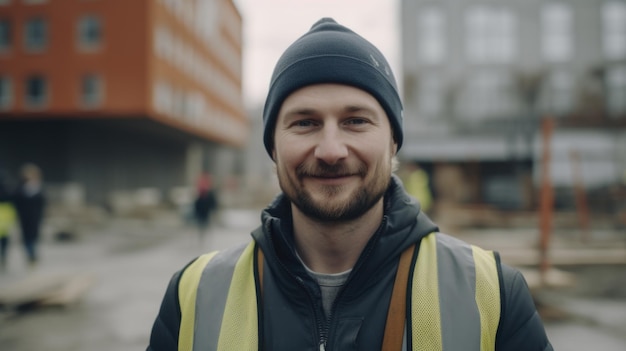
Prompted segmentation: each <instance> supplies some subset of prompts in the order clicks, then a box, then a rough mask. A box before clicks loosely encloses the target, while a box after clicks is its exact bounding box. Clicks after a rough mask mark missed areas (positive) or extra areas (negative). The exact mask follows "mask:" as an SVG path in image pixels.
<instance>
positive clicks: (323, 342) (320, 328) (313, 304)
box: [268, 228, 328, 351]
mask: <svg viewBox="0 0 626 351" xmlns="http://www.w3.org/2000/svg"><path fill="white" fill-rule="evenodd" d="M268 229H269V230H271V228H268ZM269 239H270V242H271V243H272V247H273V248H275V247H276V246H275V245H274V238H273V237H272V235H269ZM272 255H273V256H274V259H275V260H276V262H278V264H279V265H280V266H281V267H282V269H283V270H285V272H287V274H288V275H289V276H290V277H291V278H292V279H294V280H295V281H296V282H297V283H298V285H300V287H301V288H302V290H304V291H305V292H306V295H307V296H308V298H309V301H310V302H311V309H312V310H313V315H314V316H315V324H316V326H317V336H318V340H320V350H321V351H324V350H325V347H326V337H325V335H324V334H325V329H328V328H327V327H326V328H325V327H324V325H323V324H322V321H321V318H320V316H319V312H318V310H319V306H318V305H317V303H316V302H315V297H314V296H313V295H312V294H311V292H310V291H309V289H308V288H307V287H306V285H305V284H304V281H303V280H302V278H300V277H298V276H297V275H295V274H293V273H291V271H289V269H287V266H285V264H284V263H283V262H282V261H281V260H279V259H278V257H276V252H275V249H274V250H272Z"/></svg>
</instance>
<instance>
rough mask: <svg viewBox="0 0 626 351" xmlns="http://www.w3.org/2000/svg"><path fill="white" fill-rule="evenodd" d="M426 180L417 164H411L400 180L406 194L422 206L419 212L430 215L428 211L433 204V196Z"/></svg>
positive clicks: (425, 175) (426, 177)
mask: <svg viewBox="0 0 626 351" xmlns="http://www.w3.org/2000/svg"><path fill="white" fill-rule="evenodd" d="M428 178H429V177H428V173H426V171H424V170H423V169H422V168H421V167H420V166H419V165H418V164H416V163H411V164H409V166H408V169H407V173H406V175H405V177H404V179H402V180H403V184H404V188H405V190H406V192H407V193H408V194H409V195H411V196H413V197H414V198H416V199H417V200H418V202H419V203H420V205H421V206H422V208H421V210H422V211H424V212H426V213H428V214H431V213H430V209H431V206H432V203H433V196H432V193H431V191H430V181H429V179H428Z"/></svg>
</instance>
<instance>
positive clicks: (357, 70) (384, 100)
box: [263, 18, 403, 157]
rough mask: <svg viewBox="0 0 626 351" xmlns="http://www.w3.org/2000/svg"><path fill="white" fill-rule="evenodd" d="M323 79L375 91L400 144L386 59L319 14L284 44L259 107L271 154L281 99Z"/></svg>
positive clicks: (398, 108) (396, 101)
mask: <svg viewBox="0 0 626 351" xmlns="http://www.w3.org/2000/svg"><path fill="white" fill-rule="evenodd" d="M322 83H337V84H345V85H350V86H354V87H356V88H359V89H362V90H365V91H367V92H368V93H369V94H371V95H372V96H374V97H375V98H376V100H378V102H379V103H380V105H381V106H382V108H383V109H384V110H385V112H386V113H387V116H388V117H389V121H390V122H391V123H390V124H391V128H392V129H393V136H394V139H395V141H396V143H397V144H398V150H399V149H400V146H401V145H402V138H403V135H402V102H401V101H400V96H399V94H398V88H397V87H396V80H395V78H394V76H393V73H392V72H391V68H390V67H389V64H388V63H387V60H386V59H385V57H384V56H383V54H382V53H381V52H380V51H379V50H378V49H377V48H376V47H375V46H374V45H372V44H371V43H370V42H369V41H367V40H365V39H364V38H363V37H361V36H360V35H358V34H356V33H355V32H353V31H352V30H350V29H348V28H346V27H344V26H342V25H340V24H338V23H337V22H335V21H334V20H333V19H331V18H322V19H321V20H319V21H317V22H316V23H315V24H314V25H313V26H312V27H311V29H310V30H309V31H308V32H307V33H306V34H304V35H303V36H301V37H300V38H299V39H298V40H296V41H295V42H294V43H293V44H291V46H289V47H288V48H287V50H286V51H285V52H284V53H283V55H282V56H281V57H280V59H279V60H278V63H277V64H276V67H275V68H274V73H273V74H272V80H271V82H270V89H269V93H268V94H267V99H266V100H265V108H264V110H263V124H264V130H263V143H264V144H265V149H266V150H267V152H268V154H269V155H270V157H271V156H272V150H273V148H274V128H275V127H276V119H277V118H278V112H279V111H280V107H281V105H282V104H283V101H284V100H285V99H286V98H287V97H288V96H289V95H290V94H291V93H293V92H294V91H296V90H298V89H300V88H303V87H305V86H308V85H313V84H322Z"/></svg>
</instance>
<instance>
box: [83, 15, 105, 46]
mask: <svg viewBox="0 0 626 351" xmlns="http://www.w3.org/2000/svg"><path fill="white" fill-rule="evenodd" d="M101 42H102V23H101V21H100V18H99V17H97V16H84V17H82V18H81V19H80V20H79V21H78V44H79V46H80V47H81V48H83V49H97V48H99V47H100V44H101Z"/></svg>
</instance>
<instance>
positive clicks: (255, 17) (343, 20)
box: [235, 0, 400, 107]
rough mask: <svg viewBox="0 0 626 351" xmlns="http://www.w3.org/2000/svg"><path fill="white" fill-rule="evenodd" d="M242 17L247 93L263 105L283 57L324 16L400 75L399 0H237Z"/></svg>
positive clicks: (252, 102)
mask: <svg viewBox="0 0 626 351" xmlns="http://www.w3.org/2000/svg"><path fill="white" fill-rule="evenodd" d="M235 4H236V5H237V7H238V8H239V10H240V11H241V15H242V17H243V33H244V38H243V39H244V47H243V74H244V78H243V89H244V98H245V101H246V105H247V106H248V107H254V106H256V105H259V104H262V103H263V102H264V100H265V94H266V93H267V88H268V85H269V81H270V77H271V75H272V70H273V69H274V65H275V64H276V61H277V60H278V58H279V57H280V55H281V54H282V52H283V51H284V50H285V49H286V48H287V46H289V44H291V43H292V42H293V41H295V40H296V39H297V38H299V37H300V36H301V35H302V34H304V33H306V32H307V31H308V30H309V28H310V27H311V25H312V24H313V23H315V22H316V21H317V20H318V19H320V18H322V17H332V18H334V19H335V20H336V21H337V22H339V23H340V24H342V25H345V26H347V27H349V28H350V29H352V30H354V31H355V32H357V33H359V34H360V35H361V36H363V37H365V38H366V39H368V40H369V41H371V42H372V43H373V44H374V45H376V46H377V47H378V48H379V49H380V50H381V51H382V52H383V54H384V55H385V56H386V57H387V60H388V61H389V64H390V65H391V67H392V69H393V71H394V74H395V75H396V79H399V76H400V67H399V66H400V59H399V54H398V41H399V37H398V36H397V34H396V33H397V32H398V26H399V21H398V18H399V13H398V12H397V11H398V10H397V0H235Z"/></svg>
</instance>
